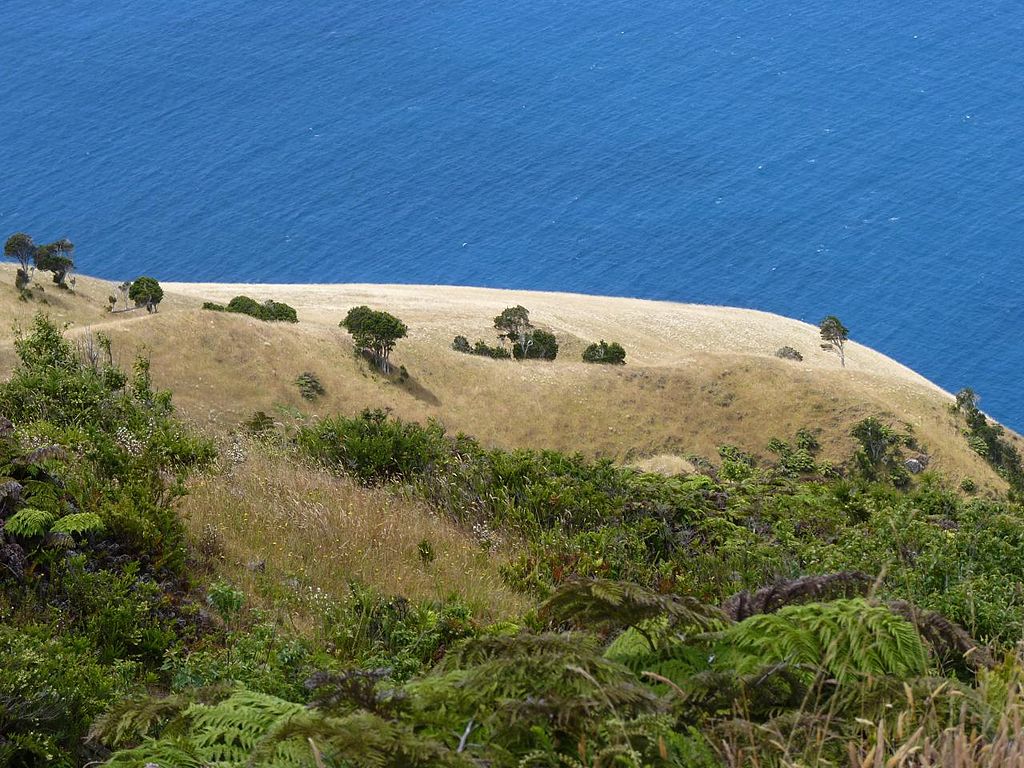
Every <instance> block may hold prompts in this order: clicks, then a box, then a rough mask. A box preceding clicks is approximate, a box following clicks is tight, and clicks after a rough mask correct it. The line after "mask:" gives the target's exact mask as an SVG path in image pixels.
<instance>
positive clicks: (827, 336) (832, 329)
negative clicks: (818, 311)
mask: <svg viewBox="0 0 1024 768" xmlns="http://www.w3.org/2000/svg"><path fill="white" fill-rule="evenodd" d="M818 330H819V331H821V338H822V339H823V340H824V341H825V342H826V343H825V344H822V345H821V348H822V349H832V350H835V352H836V353H837V354H838V355H839V362H840V363H841V364H842V366H843V368H845V367H846V350H845V346H846V340H847V339H848V338H850V331H849V329H847V327H846V326H845V325H843V324H842V322H841V321H840V320H839V318H838V317H836V316H835V315H829V316H828V317H826V318H825V319H824V320H822V321H821V325H819V326H818Z"/></svg>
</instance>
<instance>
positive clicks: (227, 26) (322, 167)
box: [0, 0, 1024, 429]
mask: <svg viewBox="0 0 1024 768" xmlns="http://www.w3.org/2000/svg"><path fill="white" fill-rule="evenodd" d="M0 50H2V51H3V56H2V59H0V61H2V63H0V161H2V162H0V167H2V170H3V185H2V193H0V234H2V235H3V237H6V236H7V235H8V234H10V233H13V232H16V231H21V230H24V231H27V232H30V233H31V234H33V235H34V236H35V237H36V238H37V239H38V240H50V239H55V238H57V237H61V236H67V237H69V238H71V239H72V240H73V241H74V242H75V244H76V245H77V251H76V256H77V261H78V264H79V268H80V270H81V271H83V272H86V273H89V274H94V275H98V276H101V277H106V278H110V279H111V280H114V281H120V280H123V279H126V278H134V277H135V276H137V275H139V274H142V273H148V274H152V275H154V276H156V277H157V278H159V279H162V280H185V281H215V280H222V281H254V282H300V283H305V282H351V281H358V282H384V283H390V282H398V283H442V284H466V285H483V286H496V287H508V288H531V289H541V290H562V291H577V292H583V293H595V294H610V295H623V296H639V297H646V298H654V299H672V300H677V301H687V302H702V303H712V304H728V305H736V306H744V307H753V308H757V309H763V310H768V311H772V312H778V313H781V314H784V315H789V316H792V317H797V318H801V319H803V320H806V321H808V322H812V323H817V322H818V321H819V320H820V319H821V318H822V316H824V315H825V314H836V315H838V316H839V317H840V318H842V320H843V321H844V322H845V323H846V325H847V326H848V327H849V328H850V331H851V337H852V338H854V339H855V340H856V341H859V342H862V343H864V344H868V345H870V346H872V347H875V348H877V349H879V350H880V351H882V352H885V353H886V354H889V355H891V356H892V357H894V358H896V359H897V360H899V361H901V362H903V363H905V364H907V365H909V366H911V367H912V368H914V369H916V370H918V371H919V372H921V373H922V374H924V375H925V376H928V377H929V378H931V379H933V380H934V381H936V382H937V383H938V384H940V385H942V386H943V387H945V388H947V389H949V390H953V391H955V390H957V389H959V388H960V387H963V386H972V387H974V388H975V389H976V390H977V391H978V392H979V393H980V394H981V396H982V401H981V405H982V407H983V408H984V409H985V410H986V411H988V412H989V413H990V414H992V415H993V416H994V417H996V418H998V419H1000V420H1001V421H1003V422H1004V423H1007V424H1008V425H1010V426H1013V427H1016V428H1018V429H1024V400H1022V399H1021V397H1019V395H1018V392H1017V386H1018V380H1019V372H1020V371H1021V370H1022V369H1024V343H1022V342H1021V334H1020V331H1019V329H1018V328H1017V327H1016V323H1017V322H1020V320H1021V315H1022V313H1021V305H1022V300H1021V287H1022V285H1021V284H1022V275H1024V266H1022V262H1021V255H1022V248H1021V243H1022V240H1024V141H1022V140H1021V139H1022V133H1021V129H1022V126H1024V7H1022V6H1021V4H1020V2H1019V0H991V1H990V2H985V3H966V2H964V1H963V0H927V2H926V0H903V1H902V2H899V3H893V2H891V0H886V1H885V2H882V1H881V0H833V2H830V3H822V2H818V1H815V2H810V1H808V0H790V2H779V1H778V0H743V1H742V2H741V1H738V0H688V1H684V0H672V1H671V2H670V1H668V0H646V1H645V2H642V3H637V2H626V1H625V0H600V1H599V2H591V3H587V2H581V1H579V0H577V1H575V2H564V1H560V0H502V1H500V2H499V0H374V2H352V1H351V0H337V1H335V2H324V1H318V0H307V1H305V2H297V1H296V0H292V1H291V2H283V1H282V0H266V1H263V2H255V3H254V2H250V1H248V0H246V1H245V2H243V1H242V0H195V1H194V2H185V1H184V0H164V1H163V2H155V1H154V0H133V1H131V2H129V0H52V1H51V2H45V3H39V2H29V0H3V2H2V3H0ZM495 309H496V310H500V309H501V307H496V308H495ZM537 319H538V320H540V321H543V318H537Z"/></svg>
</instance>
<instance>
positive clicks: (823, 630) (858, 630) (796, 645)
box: [720, 598, 927, 683]
mask: <svg viewBox="0 0 1024 768" xmlns="http://www.w3.org/2000/svg"><path fill="white" fill-rule="evenodd" d="M720 640H721V647H722V649H723V653H724V654H725V657H726V658H727V659H729V660H730V661H731V662H733V663H734V664H735V668H736V669H737V670H738V671H741V672H742V671H748V672H750V671H753V670H754V669H755V668H756V667H757V666H760V665H763V664H766V663H774V662H786V663H789V664H798V665H801V664H803V665H810V666H813V667H822V668H824V669H825V670H827V671H828V673H829V674H830V675H831V676H832V677H833V678H835V679H836V680H837V681H838V682H840V683H843V682H846V681H849V680H851V679H853V678H858V677H864V676H867V675H894V676H896V677H903V678H906V677H912V676H916V675H920V674H922V673H923V672H924V670H925V668H926V666H927V654H926V652H925V648H924V644H923V643H922V641H921V637H920V636H919V635H918V633H917V631H916V629H915V627H914V625H913V624H911V623H910V622H908V621H906V620H905V619H903V618H901V617H900V616H897V615H896V614H895V613H893V612H892V611H890V610H889V609H888V608H886V607H885V606H880V605H872V604H871V603H869V602H867V601H866V600H863V599H860V598H858V599H853V600H837V601H835V602H831V603H812V604H809V605H798V606H789V607H786V608H783V609H782V610H780V611H778V612H777V613H773V614H761V615H758V616H752V617H751V618H749V619H745V620H744V621H742V622H740V623H739V624H735V625H733V626H731V627H729V628H728V629H727V630H725V631H724V632H722V633H721V634H720Z"/></svg>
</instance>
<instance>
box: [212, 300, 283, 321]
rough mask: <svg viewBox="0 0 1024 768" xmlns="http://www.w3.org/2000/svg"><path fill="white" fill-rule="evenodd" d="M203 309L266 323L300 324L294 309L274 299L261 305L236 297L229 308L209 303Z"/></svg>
mask: <svg viewBox="0 0 1024 768" xmlns="http://www.w3.org/2000/svg"><path fill="white" fill-rule="evenodd" d="M203 309H208V310H211V311H213V312H235V313H237V314H241V315H249V317H255V318H256V319H257V320H263V321H266V322H284V323H297V322H299V317H298V314H296V312H295V309H294V308H293V307H290V306H289V305H287V304H283V303H281V302H278V301H274V300H272V299H268V300H267V301H265V302H263V303H262V304H260V303H259V302H258V301H256V299H253V298H250V297H248V296H235V298H233V299H232V300H231V301H229V302H228V303H227V306H225V305H223V304H217V303H215V302H212V301H207V302H204V303H203Z"/></svg>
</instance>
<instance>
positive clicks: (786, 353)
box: [775, 346, 804, 362]
mask: <svg viewBox="0 0 1024 768" xmlns="http://www.w3.org/2000/svg"><path fill="white" fill-rule="evenodd" d="M775 356H776V357H781V358H782V359H783V360H795V361H797V362H800V361H801V360H803V359H804V356H803V355H802V354H800V352H798V351H797V350H795V349H793V347H789V346H786V347H779V348H778V349H777V350H775Z"/></svg>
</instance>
